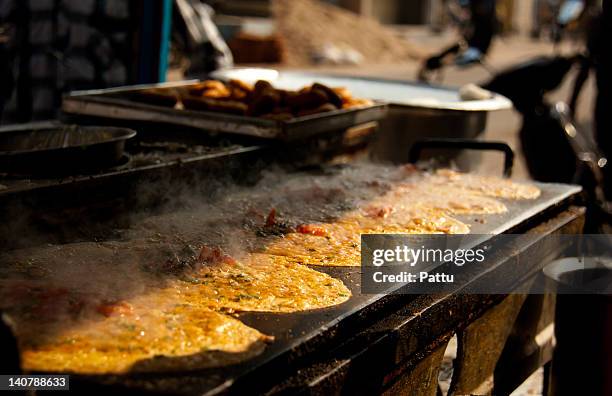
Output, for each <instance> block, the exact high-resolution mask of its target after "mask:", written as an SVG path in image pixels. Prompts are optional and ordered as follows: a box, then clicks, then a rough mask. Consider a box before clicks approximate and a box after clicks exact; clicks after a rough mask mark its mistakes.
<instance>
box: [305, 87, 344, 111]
mask: <svg viewBox="0 0 612 396" xmlns="http://www.w3.org/2000/svg"><path fill="white" fill-rule="evenodd" d="M312 89H313V90H320V91H323V92H325V94H326V95H327V98H328V99H329V102H330V103H331V104H333V105H334V106H335V107H336V108H338V109H340V108H342V98H341V97H340V95H338V94H337V93H336V91H334V90H333V89H332V88H330V87H328V86H327V85H323V84H320V83H314V84H312Z"/></svg>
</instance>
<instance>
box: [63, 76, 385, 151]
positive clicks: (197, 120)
mask: <svg viewBox="0 0 612 396" xmlns="http://www.w3.org/2000/svg"><path fill="white" fill-rule="evenodd" d="M192 84H194V83H193V82H191V81H190V82H182V83H175V84H172V85H168V84H162V85H160V84H153V85H141V86H134V87H122V88H114V89H104V90H94V91H77V92H72V93H70V94H69V95H67V96H65V97H64V98H63V102H62V110H63V111H64V112H65V113H69V114H75V115H84V116H94V117H102V118H112V119H122V120H134V121H149V122H163V123H167V124H174V125H181V126H187V127H193V128H197V129H201V130H204V131H207V132H209V133H229V134H239V135H247V136H253V137H258V138H264V139H279V140H299V139H303V138H307V137H311V136H314V135H319V134H323V133H326V132H332V131H340V130H345V129H347V128H350V127H353V126H355V125H359V124H364V123H367V122H371V121H377V120H380V119H382V118H384V116H385V115H386V112H387V106H386V105H385V104H381V103H376V104H374V105H372V106H367V107H360V108H354V109H340V110H335V111H329V112H325V113H319V114H313V115H309V116H303V117H296V118H293V119H291V120H288V121H277V120H267V119H263V118H256V117H245V116H237V115H231V114H224V113H218V112H207V111H193V110H179V109H174V108H168V107H163V106H157V105H151V104H145V103H141V102H137V101H134V100H133V99H132V98H130V94H133V93H134V92H138V91H142V90H145V89H150V88H167V87H187V86H189V85H192Z"/></svg>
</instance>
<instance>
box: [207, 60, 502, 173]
mask: <svg viewBox="0 0 612 396" xmlns="http://www.w3.org/2000/svg"><path fill="white" fill-rule="evenodd" d="M213 76H214V77H215V78H218V79H221V80H228V79H234V78H235V79H240V80H244V81H247V82H254V81H256V80H268V81H270V82H272V83H273V84H274V86H276V87H279V88H283V89H296V88H298V87H302V86H304V85H308V84H312V83H314V82H320V83H322V84H326V85H329V86H334V87H346V88H348V89H349V90H350V91H351V92H352V93H353V94H354V95H355V96H357V97H364V98H368V99H373V100H376V101H381V102H386V103H388V104H389V109H388V112H387V117H386V118H385V119H383V120H381V121H380V129H379V133H378V139H377V141H376V142H375V143H374V147H373V156H374V158H376V159H379V160H383V161H391V162H396V163H403V162H408V153H409V151H410V148H411V146H412V144H413V143H414V142H416V141H418V140H423V139H425V138H477V137H478V136H480V135H481V134H482V132H483V131H484V129H485V127H486V122H487V115H488V112H489V111H495V110H503V109H510V108H512V102H510V101H509V100H508V99H506V98H505V97H503V96H501V95H498V94H495V93H491V97H490V98H489V99H484V100H469V101H466V100H461V99H460V97H459V90H458V89H455V88H446V87H438V86H431V85H424V84H419V83H411V82H406V81H399V80H387V79H373V78H364V77H345V76H335V75H329V74H317V73H309V72H293V71H292V72H284V71H283V72H279V71H276V70H272V69H256V68H243V69H240V68H238V69H227V70H221V71H217V72H215V73H213ZM438 153H440V152H438ZM444 154H445V156H449V157H450V156H453V157H454V160H455V161H456V162H459V165H470V164H468V162H474V161H475V159H476V158H478V155H474V154H473V153H470V155H469V161H468V160H467V156H465V153H461V154H459V156H458V157H456V155H457V153H456V152H452V153H451V152H444ZM467 168H468V169H469V166H467Z"/></svg>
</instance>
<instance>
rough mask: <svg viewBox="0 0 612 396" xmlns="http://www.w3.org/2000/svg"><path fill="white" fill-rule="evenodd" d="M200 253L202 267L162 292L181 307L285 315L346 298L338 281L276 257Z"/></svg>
mask: <svg viewBox="0 0 612 396" xmlns="http://www.w3.org/2000/svg"><path fill="white" fill-rule="evenodd" d="M203 249H204V250H206V249H208V253H207V254H206V256H207V260H206V261H207V262H206V263H205V265H203V266H202V267H201V268H200V269H199V270H197V271H195V272H193V273H190V274H189V275H185V276H184V277H183V278H181V281H179V282H177V283H176V284H175V285H174V286H173V288H172V289H169V290H168V291H169V292H174V293H177V294H178V295H180V296H181V297H180V298H181V300H182V301H184V302H185V303H187V304H193V305H195V306H202V307H205V308H208V309H213V310H222V311H231V312H233V311H238V312H244V311H248V312H285V313H288V312H299V311H305V310H311V309H320V308H327V307H331V306H335V305H338V304H341V303H343V302H345V301H346V300H348V299H349V297H350V296H351V292H350V290H349V289H347V288H346V286H344V284H343V283H342V281H340V280H338V279H335V278H332V277H331V276H329V275H327V274H324V273H322V272H318V271H315V270H313V269H311V268H308V267H305V266H301V265H295V263H294V262H292V261H290V260H287V259H286V258H285V257H282V256H280V257H279V256H274V255H267V254H258V253H252V254H247V255H246V256H244V257H242V258H240V259H237V260H234V259H233V258H230V257H229V256H225V255H223V254H222V253H216V252H218V251H219V250H218V249H217V248H207V247H204V248H203Z"/></svg>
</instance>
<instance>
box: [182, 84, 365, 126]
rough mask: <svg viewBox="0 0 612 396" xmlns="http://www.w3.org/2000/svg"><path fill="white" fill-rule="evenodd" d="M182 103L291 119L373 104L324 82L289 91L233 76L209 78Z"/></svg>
mask: <svg viewBox="0 0 612 396" xmlns="http://www.w3.org/2000/svg"><path fill="white" fill-rule="evenodd" d="M213 100H214V101H213ZM226 103H227V104H226ZM182 104H183V107H184V108H185V109H192V110H205V111H218V112H222V113H229V114H240V115H243V114H246V115H249V116H253V117H262V118H267V119H271V120H290V119H291V118H294V117H300V116H307V115H311V114H317V113H323V112H328V111H333V110H337V109H341V108H351V107H359V106H366V105H371V104H372V102H371V101H367V100H358V99H355V98H353V97H352V96H351V95H350V93H349V92H348V91H347V90H345V89H337V88H330V87H328V86H326V85H323V84H321V83H315V84H313V85H312V86H307V87H303V88H302V89H300V90H299V91H286V90H281V89H275V88H274V87H273V86H272V84H271V83H270V82H269V81H265V80H259V81H257V82H256V83H255V85H253V86H251V85H250V84H247V83H245V82H243V81H240V80H230V81H229V82H228V83H227V84H224V83H222V82H220V81H213V80H210V81H203V82H201V83H198V84H196V85H194V86H192V87H190V88H188V89H187V93H186V94H185V95H183V97H182Z"/></svg>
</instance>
